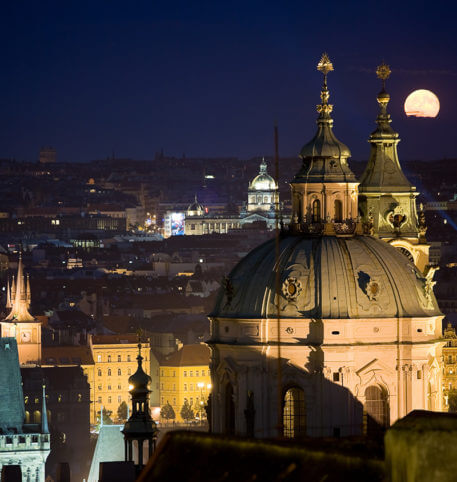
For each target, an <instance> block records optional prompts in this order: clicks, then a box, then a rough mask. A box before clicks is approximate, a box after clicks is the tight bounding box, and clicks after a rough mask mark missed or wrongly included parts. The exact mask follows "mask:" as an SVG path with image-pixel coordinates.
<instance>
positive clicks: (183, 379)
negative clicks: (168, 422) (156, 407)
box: [160, 344, 211, 422]
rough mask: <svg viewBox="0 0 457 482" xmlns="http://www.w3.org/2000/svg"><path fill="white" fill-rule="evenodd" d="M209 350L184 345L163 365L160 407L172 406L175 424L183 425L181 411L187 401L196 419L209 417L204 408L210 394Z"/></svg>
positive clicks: (200, 345) (204, 346) (166, 359)
mask: <svg viewBox="0 0 457 482" xmlns="http://www.w3.org/2000/svg"><path fill="white" fill-rule="evenodd" d="M209 360H210V351H209V348H208V347H207V346H206V345H204V344H198V345H184V346H183V347H182V348H181V349H180V350H178V351H177V352H175V353H173V354H172V355H170V356H169V357H167V358H165V359H164V360H163V361H162V363H161V365H160V406H161V407H163V406H164V405H166V404H167V403H169V404H170V405H171V406H172V407H173V410H174V412H175V415H176V418H175V421H177V422H183V421H184V420H183V419H182V417H181V409H182V407H183V405H184V402H185V401H186V400H187V401H188V403H189V405H190V406H191V408H192V410H193V411H194V414H195V416H196V417H200V416H202V417H203V418H205V417H206V412H205V410H204V407H205V406H206V403H207V400H208V396H209V394H210V393H211V376H210V371H209Z"/></svg>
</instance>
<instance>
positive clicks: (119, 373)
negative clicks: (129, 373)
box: [117, 368, 122, 377]
mask: <svg viewBox="0 0 457 482" xmlns="http://www.w3.org/2000/svg"><path fill="white" fill-rule="evenodd" d="M117 375H118V376H119V377H120V376H121V375H122V371H121V369H120V368H118V369H117Z"/></svg>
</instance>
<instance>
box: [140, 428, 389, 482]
mask: <svg viewBox="0 0 457 482" xmlns="http://www.w3.org/2000/svg"><path fill="white" fill-rule="evenodd" d="M176 480H181V481H196V482H197V481H198V482H205V481H208V482H214V481H219V480H220V481H222V480H224V481H237V482H243V481H253V480H258V481H269V480H272V481H273V480H281V481H287V482H292V481H297V482H298V481H300V482H301V481H319V480H325V482H334V481H348V480H350V481H351V482H354V481H367V480H369V481H371V482H376V481H382V480H384V460H383V453H382V452H381V453H380V454H379V451H377V450H371V449H370V447H369V446H367V445H366V444H365V443H360V442H354V441H348V440H343V439H340V440H338V441H334V442H327V441H314V440H310V441H306V442H304V443H303V444H301V445H300V446H298V445H294V444H289V443H286V442H284V443H282V442H278V441H265V440H263V441H261V440H255V439H254V440H253V439H249V440H248V439H244V438H236V437H230V438H228V437H220V436H215V435H209V434H202V433H198V432H185V431H179V432H178V431H177V432H168V433H167V434H165V435H164V437H163V439H162V441H161V443H160V445H159V447H158V448H157V450H156V452H155V454H154V455H153V457H152V458H151V459H150V460H149V463H148V465H147V466H146V468H145V469H144V471H143V473H142V474H141V476H140V477H139V478H138V479H137V482H146V481H147V482H150V481H160V482H166V481H176Z"/></svg>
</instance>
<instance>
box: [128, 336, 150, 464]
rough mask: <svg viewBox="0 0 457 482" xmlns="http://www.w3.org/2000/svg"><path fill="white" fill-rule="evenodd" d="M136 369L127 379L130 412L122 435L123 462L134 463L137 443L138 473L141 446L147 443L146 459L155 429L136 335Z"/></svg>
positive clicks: (147, 380) (146, 378)
mask: <svg viewBox="0 0 457 482" xmlns="http://www.w3.org/2000/svg"><path fill="white" fill-rule="evenodd" d="M136 359H137V361H138V368H137V370H136V372H135V373H134V374H133V375H132V376H131V377H129V387H130V390H129V392H130V395H131V397H132V412H131V415H130V417H129V419H128V420H127V422H126V423H125V425H124V429H123V430H122V433H123V434H124V441H125V460H126V461H132V462H133V461H134V451H133V446H134V441H135V440H136V442H137V449H138V464H136V467H137V469H138V471H141V469H142V468H143V467H144V465H145V464H144V461H143V446H144V443H145V442H148V458H149V457H150V456H151V455H152V452H153V450H154V449H155V443H156V438H157V432H158V430H157V427H156V424H155V422H154V420H152V417H151V414H150V411H149V394H150V393H151V391H150V390H149V388H148V386H149V384H150V383H151V377H150V376H149V375H147V374H146V373H145V372H144V370H143V367H142V363H143V357H142V356H141V340H140V334H139V335H138V356H137V358H136Z"/></svg>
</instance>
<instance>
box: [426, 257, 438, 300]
mask: <svg viewBox="0 0 457 482" xmlns="http://www.w3.org/2000/svg"><path fill="white" fill-rule="evenodd" d="M439 269H440V268H439V266H430V265H428V266H427V267H426V268H425V272H424V275H425V279H424V294H425V297H426V298H427V301H428V302H429V304H432V302H433V298H432V295H433V287H434V286H435V285H436V281H433V277H434V276H435V273H436V271H438V270H439Z"/></svg>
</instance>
